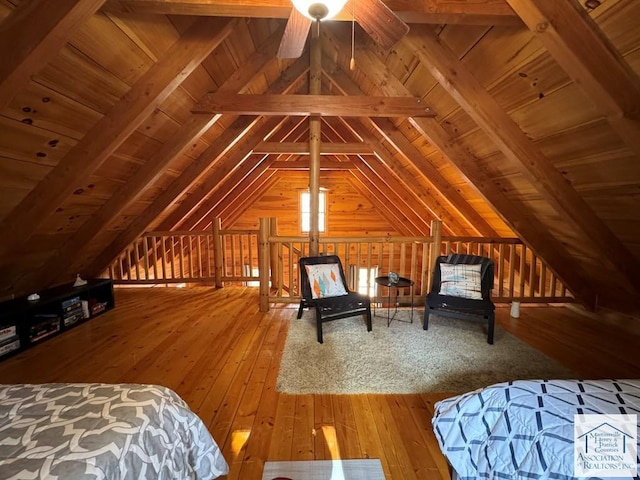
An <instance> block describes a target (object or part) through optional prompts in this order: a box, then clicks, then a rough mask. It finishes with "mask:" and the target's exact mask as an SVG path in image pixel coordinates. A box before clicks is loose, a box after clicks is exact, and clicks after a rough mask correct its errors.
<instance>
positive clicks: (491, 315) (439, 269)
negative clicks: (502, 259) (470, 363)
mask: <svg viewBox="0 0 640 480" xmlns="http://www.w3.org/2000/svg"><path fill="white" fill-rule="evenodd" d="M493 277H494V264H493V260H491V259H490V258H487V257H481V256H477V255H459V254H450V255H448V256H441V257H438V258H437V259H436V264H435V269H434V272H433V282H432V284H431V291H430V292H429V293H428V294H427V297H426V300H425V306H424V325H423V328H424V330H427V329H428V328H429V315H430V314H434V315H439V316H443V317H451V318H461V319H469V320H478V321H481V322H487V324H488V330H489V331H488V335H487V342H488V343H490V344H493V333H494V328H495V306H494V304H493V302H492V301H491V289H492V288H493Z"/></svg>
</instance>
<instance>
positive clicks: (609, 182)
mask: <svg viewBox="0 0 640 480" xmlns="http://www.w3.org/2000/svg"><path fill="white" fill-rule="evenodd" d="M602 163H606V168H601V164H602ZM556 168H558V170H560V171H562V172H563V173H564V172H566V173H567V177H568V178H569V179H570V181H571V184H572V185H573V187H574V188H575V189H576V190H578V191H579V192H580V193H581V194H582V195H583V196H588V195H590V194H591V195H594V194H597V193H598V192H599V191H603V190H604V191H607V192H608V194H609V195H611V194H615V191H616V190H617V189H618V188H620V187H627V186H629V187H633V186H635V190H636V191H637V192H640V167H639V166H638V162H637V157H636V156H635V155H633V154H632V153H631V152H628V151H625V152H617V155H616V156H615V158H613V157H611V156H610V155H602V154H599V155H598V154H596V155H590V156H588V157H583V158H580V159H573V160H569V161H561V162H558V163H556ZM594 168H595V173H597V175H594ZM628 193H629V192H628V191H625V192H624V193H623V195H625V196H626V195H627V194H628ZM639 210H640V209H639Z"/></svg>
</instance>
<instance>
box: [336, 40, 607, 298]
mask: <svg viewBox="0 0 640 480" xmlns="http://www.w3.org/2000/svg"><path fill="white" fill-rule="evenodd" d="M344 63H345V65H348V59H346V60H345V62H344ZM358 68H359V69H360V70H361V71H362V73H363V74H365V75H367V76H369V77H371V78H377V76H380V75H381V76H383V77H384V78H385V82H384V84H381V85H380V86H379V88H380V90H381V92H380V93H383V94H388V95H411V93H410V92H409V90H408V89H407V87H406V86H405V85H404V84H403V83H402V82H401V81H400V80H398V79H397V78H396V77H395V76H394V75H393V73H392V72H390V71H389V69H388V68H387V66H386V65H385V64H384V63H383V62H382V61H381V60H380V59H379V58H378V57H377V56H376V55H374V54H373V53H372V52H370V51H360V52H358ZM410 122H411V123H412V124H413V125H414V126H415V127H416V128H417V129H418V131H419V132H420V133H421V134H422V135H423V136H424V137H425V138H426V139H427V140H428V141H429V142H430V143H431V145H433V146H434V147H435V148H436V149H437V150H438V151H439V152H440V153H441V154H442V155H444V156H445V158H447V159H448V160H449V162H451V164H452V165H454V166H455V167H456V168H457V169H458V171H459V172H460V173H461V174H462V175H463V176H464V177H465V178H466V179H467V180H468V182H469V184H470V185H471V186H473V187H474V188H475V189H476V191H477V192H478V193H479V194H480V195H481V196H482V197H483V198H484V199H485V200H486V201H487V203H488V204H489V205H491V206H492V208H493V209H494V211H495V212H496V213H498V214H499V215H500V216H501V218H502V219H503V221H504V222H505V223H506V224H507V225H508V226H509V227H510V228H511V229H512V230H513V231H514V232H515V233H516V234H517V235H518V236H519V237H520V238H521V239H522V240H523V241H524V242H525V243H526V244H527V245H528V246H529V247H532V249H533V251H535V252H536V253H537V254H538V255H539V256H541V257H542V258H544V259H545V261H546V262H547V263H548V264H549V266H551V268H552V269H553V271H554V272H555V273H556V274H557V275H558V277H559V278H560V279H561V280H562V281H563V282H564V284H565V285H567V287H568V288H569V289H570V290H571V292H572V293H573V294H574V295H575V296H576V298H577V299H578V300H579V301H581V302H582V303H583V304H585V305H588V306H590V307H593V306H594V305H595V294H594V292H593V290H592V289H590V288H589V287H588V286H587V284H586V282H585V275H584V274H583V273H582V272H581V270H580V268H579V267H577V266H575V265H570V264H568V263H567V262H566V257H565V254H564V252H566V248H565V246H564V245H562V243H561V242H559V241H558V240H556V239H555V238H554V237H552V236H549V235H546V234H545V229H544V227H543V225H542V223H541V222H539V221H538V220H537V219H536V218H535V217H531V216H527V214H526V210H525V209H524V208H523V207H522V205H521V204H518V203H517V202H514V201H513V199H511V198H509V197H507V196H506V195H505V193H504V192H503V191H502V190H501V188H500V186H499V185H497V184H495V183H493V181H492V180H491V178H490V177H489V175H488V174H487V173H486V172H485V171H483V170H482V169H480V168H479V167H478V160H477V159H476V158H475V157H474V156H473V155H471V154H470V153H469V152H468V150H467V149H466V148H465V147H464V146H463V145H462V144H461V143H460V142H459V141H458V140H455V139H453V138H452V137H451V135H450V134H449V133H448V132H447V131H446V130H445V129H444V128H443V127H442V125H440V123H439V122H438V121H437V120H436V119H432V118H423V119H420V118H417V119H411V120H410Z"/></svg>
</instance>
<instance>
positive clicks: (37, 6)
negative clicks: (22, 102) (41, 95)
mask: <svg viewBox="0 0 640 480" xmlns="http://www.w3.org/2000/svg"><path fill="white" fill-rule="evenodd" d="M103 3H104V0H57V1H55V2H52V1H50V0H32V1H29V2H22V3H20V5H19V6H18V7H17V8H16V9H15V10H14V11H13V12H12V13H11V14H10V15H9V17H8V18H6V19H5V20H4V21H3V22H2V26H1V27H0V110H2V109H4V107H6V106H7V105H8V104H9V102H10V101H11V99H12V98H13V97H14V96H15V95H16V94H17V93H18V92H19V91H21V90H22V89H23V88H25V87H26V86H27V85H28V84H29V82H30V80H31V77H32V76H33V75H34V74H36V73H37V72H38V71H40V69H41V68H42V67H44V66H45V65H46V64H47V63H48V62H49V61H51V59H52V58H53V57H54V56H55V54H56V53H57V52H58V50H60V48H62V47H63V46H64V44H65V43H66V42H67V40H68V39H69V37H70V36H71V35H72V34H73V32H74V31H75V30H77V29H78V27H79V26H80V25H82V24H83V23H84V22H85V20H86V19H87V18H89V17H90V16H91V15H93V14H94V13H95V12H96V11H97V10H98V9H99V8H100V7H101V6H102V4H103Z"/></svg>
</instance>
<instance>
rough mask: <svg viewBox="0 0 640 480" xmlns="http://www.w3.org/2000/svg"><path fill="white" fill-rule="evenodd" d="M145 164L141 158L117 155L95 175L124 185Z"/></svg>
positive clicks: (100, 167) (99, 168) (110, 158)
mask: <svg viewBox="0 0 640 480" xmlns="http://www.w3.org/2000/svg"><path fill="white" fill-rule="evenodd" d="M143 164H144V161H143V160H141V159H139V158H135V157H131V156H129V155H123V154H117V153H116V154H113V155H111V156H110V157H109V158H108V159H107V160H106V161H105V162H103V163H102V165H100V166H99V167H98V168H97V169H96V170H95V171H94V172H93V174H94V175H96V176H98V177H102V178H108V179H111V180H113V181H116V182H118V183H120V184H123V183H125V182H126V181H127V180H129V178H130V177H131V176H132V175H133V174H135V173H136V172H137V171H138V170H139V169H140V166H141V165H143Z"/></svg>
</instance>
